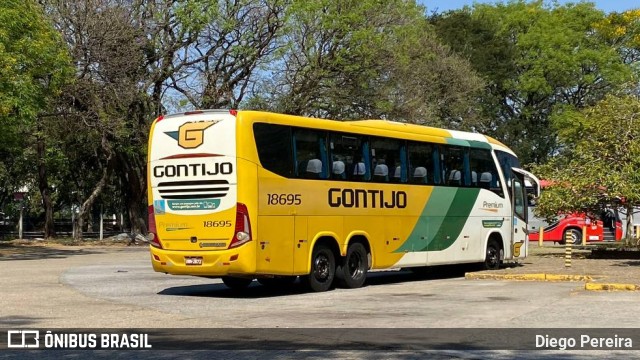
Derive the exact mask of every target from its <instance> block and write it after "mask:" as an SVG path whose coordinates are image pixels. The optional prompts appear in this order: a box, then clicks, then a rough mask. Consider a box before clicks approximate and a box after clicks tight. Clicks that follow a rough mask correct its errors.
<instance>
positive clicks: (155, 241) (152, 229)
mask: <svg viewBox="0 0 640 360" xmlns="http://www.w3.org/2000/svg"><path fill="white" fill-rule="evenodd" d="M148 212H149V232H148V233H147V240H149V243H150V244H151V246H154V247H157V248H158V249H162V244H161V243H160V239H159V238H158V232H157V231H156V215H155V210H154V208H153V205H149V208H148Z"/></svg>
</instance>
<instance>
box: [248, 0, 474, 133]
mask: <svg viewBox="0 0 640 360" xmlns="http://www.w3.org/2000/svg"><path fill="white" fill-rule="evenodd" d="M423 10H424V9H423V8H422V7H419V6H416V4H415V3H412V2H406V1H400V0H398V1H386V2H380V1H375V0H367V1H341V2H335V1H328V0H315V1H293V3H292V6H291V7H290V8H289V16H288V17H287V24H286V31H285V35H284V38H283V39H282V42H283V43H284V44H285V45H286V46H285V47H284V48H283V50H282V51H283V55H282V57H281V60H280V61H276V62H274V63H273V64H272V65H271V66H270V67H269V68H268V69H266V71H265V73H266V74H267V76H266V79H263V83H262V84H263V88H264V89H266V90H265V91H263V92H262V93H261V94H258V95H259V96H257V97H254V98H252V99H251V101H250V102H249V104H250V105H249V106H255V107H261V108H267V109H271V110H274V111H278V112H284V113H290V114H298V115H306V116H315V117H329V118H336V119H357V118H387V119H390V120H399V121H408V122H416V123H423V124H431V125H446V126H448V125H450V124H453V126H459V124H460V123H461V122H464V121H470V120H471V119H472V118H473V116H474V115H475V112H474V102H473V101H472V100H473V99H474V98H475V96H476V95H477V94H476V91H477V90H478V89H479V88H480V87H481V82H480V81H479V79H478V78H477V77H476V76H475V74H474V73H473V71H472V70H471V68H470V67H469V65H468V63H466V61H464V60H462V59H459V58H458V57H456V56H454V55H453V54H451V53H450V51H449V50H448V49H447V48H446V47H445V46H442V45H441V44H440V43H439V42H438V41H437V40H436V39H435V37H434V32H433V29H432V28H431V27H430V26H429V24H428V23H427V22H426V18H425V17H424V13H423Z"/></svg>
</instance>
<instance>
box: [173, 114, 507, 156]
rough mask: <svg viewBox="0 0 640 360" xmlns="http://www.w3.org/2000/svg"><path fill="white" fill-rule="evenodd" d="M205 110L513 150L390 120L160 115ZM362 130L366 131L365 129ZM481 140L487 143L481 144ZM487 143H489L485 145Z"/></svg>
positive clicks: (472, 135) (472, 137)
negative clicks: (224, 114) (210, 114)
mask: <svg viewBox="0 0 640 360" xmlns="http://www.w3.org/2000/svg"><path fill="white" fill-rule="evenodd" d="M206 113H216V114H220V113H227V114H229V113H230V114H231V115H236V114H237V115H238V116H240V115H244V116H243V117H245V116H246V115H248V116H246V117H247V118H249V119H250V121H252V122H253V121H257V122H262V121H265V122H272V123H281V124H287V125H294V126H303V127H312V128H320V129H332V130H336V131H345V132H356V133H367V134H371V135H379V136H393V133H397V134H396V136H393V137H399V138H406V139H410V140H411V139H413V140H418V139H419V138H422V139H425V140H429V141H433V142H437V143H449V144H452V145H464V146H473V147H479V146H480V147H484V146H488V147H493V148H500V150H504V151H507V152H509V153H511V154H513V155H515V154H514V153H513V151H512V150H511V149H509V147H508V146H506V145H504V144H503V143H501V142H500V141H498V140H496V139H494V138H492V137H490V136H486V135H482V134H479V133H472V132H466V131H458V130H448V129H443V128H436V127H432V126H425V125H416V124H409V123H403V122H398V121H390V120H373V119H372V120H349V121H338V120H330V119H321V118H310V117H304V116H296V115H286V114H277V113H272V112H264V111H254V110H240V111H237V112H236V111H235V110H195V111H190V112H186V113H180V114H169V115H165V116H164V118H165V119H166V118H170V117H179V116H185V115H195V114H206ZM365 129H366V130H365ZM481 143H485V144H487V145H484V146H482V145H481ZM489 144H490V145H489Z"/></svg>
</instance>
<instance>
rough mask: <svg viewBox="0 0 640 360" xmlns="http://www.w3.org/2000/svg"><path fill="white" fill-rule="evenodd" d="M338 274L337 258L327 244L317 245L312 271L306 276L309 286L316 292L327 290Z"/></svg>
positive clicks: (313, 256) (312, 257) (312, 260)
mask: <svg viewBox="0 0 640 360" xmlns="http://www.w3.org/2000/svg"><path fill="white" fill-rule="evenodd" d="M335 275H336V258H335V256H334V255H333V251H331V249H330V248H329V247H327V246H326V245H322V244H320V245H317V246H316V247H315V248H314V249H313V254H312V255H311V273H310V274H309V275H307V276H305V277H304V279H303V280H304V282H305V283H306V285H307V287H308V288H310V289H311V290H313V291H315V292H321V291H327V290H329V288H330V287H331V284H332V283H333V279H334V277H335Z"/></svg>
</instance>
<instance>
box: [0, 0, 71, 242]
mask: <svg viewBox="0 0 640 360" xmlns="http://www.w3.org/2000/svg"><path fill="white" fill-rule="evenodd" d="M70 77H71V68H70V59H69V56H68V53H67V51H66V50H65V47H64V46H63V45H62V41H61V38H60V36H59V34H58V33H57V32H56V31H55V29H54V28H53V26H52V24H50V23H49V21H48V20H47V19H46V17H45V16H44V13H43V11H42V9H41V8H40V7H39V5H37V4H36V2H35V1H33V0H24V1H23V0H6V1H3V2H2V3H1V4H0V127H1V128H2V133H3V141H2V143H3V145H0V147H1V148H2V152H3V153H4V154H6V155H8V156H7V157H5V156H3V161H7V160H8V161H11V160H16V159H17V158H22V159H27V158H25V157H24V156H20V155H19V154H21V153H23V151H24V149H25V144H31V145H33V146H34V148H35V156H34V157H33V158H31V159H30V160H34V161H35V163H36V169H37V177H36V179H38V180H37V187H38V188H39V190H40V195H41V197H42V202H43V207H44V209H45V226H44V230H45V237H46V238H49V237H51V236H53V231H54V229H53V204H52V201H51V194H50V189H49V184H48V181H47V168H46V154H45V134H44V124H43V122H44V120H43V119H44V118H45V117H46V112H47V111H49V110H50V109H51V101H52V99H54V98H55V97H57V96H58V95H59V94H60V91H61V89H62V87H63V86H64V84H65V83H66V82H67V81H69V79H70ZM14 166H15V163H11V162H5V163H4V164H3V167H4V169H5V171H6V172H5V174H11V173H12V170H11V168H14ZM7 168H9V170H6V169H7ZM14 169H15V168H14ZM15 175H18V174H16V173H15V171H13V174H12V176H15ZM24 175H25V174H23V176H22V177H18V178H17V179H16V178H13V177H12V178H9V179H7V178H5V179H3V180H4V183H5V184H6V183H7V182H13V184H9V186H7V187H5V189H11V188H14V189H15V188H17V187H19V186H22V185H24V184H27V183H29V182H28V180H27V177H26V176H24ZM16 180H17V181H16ZM20 181H21V182H22V184H21V183H20Z"/></svg>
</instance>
